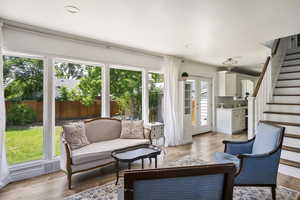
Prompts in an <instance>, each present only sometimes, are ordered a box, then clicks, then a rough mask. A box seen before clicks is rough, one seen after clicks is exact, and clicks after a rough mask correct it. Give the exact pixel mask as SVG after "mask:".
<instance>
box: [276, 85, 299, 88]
mask: <svg viewBox="0 0 300 200" xmlns="http://www.w3.org/2000/svg"><path fill="white" fill-rule="evenodd" d="M275 88H300V85H293V86H276V87H275Z"/></svg>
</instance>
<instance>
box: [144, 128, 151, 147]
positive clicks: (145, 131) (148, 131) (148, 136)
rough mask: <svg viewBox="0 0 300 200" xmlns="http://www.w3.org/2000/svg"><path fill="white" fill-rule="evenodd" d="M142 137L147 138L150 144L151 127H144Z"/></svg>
mask: <svg viewBox="0 0 300 200" xmlns="http://www.w3.org/2000/svg"><path fill="white" fill-rule="evenodd" d="M144 137H145V139H149V140H150V144H152V136H151V129H149V128H144Z"/></svg>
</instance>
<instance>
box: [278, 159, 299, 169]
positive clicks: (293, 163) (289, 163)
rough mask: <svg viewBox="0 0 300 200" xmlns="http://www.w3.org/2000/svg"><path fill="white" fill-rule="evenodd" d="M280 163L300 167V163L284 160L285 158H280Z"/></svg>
mask: <svg viewBox="0 0 300 200" xmlns="http://www.w3.org/2000/svg"><path fill="white" fill-rule="evenodd" d="M280 163H281V164H284V165H288V166H292V167H296V168H300V163H299V162H295V161H291V160H286V159H282V158H281V159H280Z"/></svg>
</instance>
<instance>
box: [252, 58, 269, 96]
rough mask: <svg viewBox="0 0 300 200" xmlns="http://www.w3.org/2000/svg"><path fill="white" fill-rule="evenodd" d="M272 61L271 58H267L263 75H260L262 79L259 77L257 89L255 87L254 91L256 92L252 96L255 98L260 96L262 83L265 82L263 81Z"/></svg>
mask: <svg viewBox="0 0 300 200" xmlns="http://www.w3.org/2000/svg"><path fill="white" fill-rule="evenodd" d="M270 59H271V56H268V57H267V60H266V62H265V65H264V68H263V70H262V72H261V74H260V77H259V79H258V81H257V84H256V87H255V89H254V92H253V95H252V96H253V97H256V96H257V94H258V91H259V88H260V85H261V83H262V81H263V79H264V76H265V73H266V71H267V68H268V65H269V62H270Z"/></svg>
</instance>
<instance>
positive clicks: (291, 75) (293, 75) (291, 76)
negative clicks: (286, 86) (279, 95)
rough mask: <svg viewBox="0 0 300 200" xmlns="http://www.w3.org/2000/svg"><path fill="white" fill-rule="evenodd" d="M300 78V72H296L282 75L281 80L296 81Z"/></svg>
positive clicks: (280, 75)
mask: <svg viewBox="0 0 300 200" xmlns="http://www.w3.org/2000/svg"><path fill="white" fill-rule="evenodd" d="M299 77H300V71H295V72H293V73H289V72H288V73H284V72H283V73H280V74H279V79H295V78H299Z"/></svg>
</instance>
